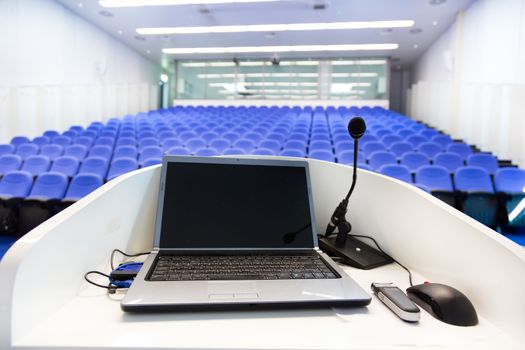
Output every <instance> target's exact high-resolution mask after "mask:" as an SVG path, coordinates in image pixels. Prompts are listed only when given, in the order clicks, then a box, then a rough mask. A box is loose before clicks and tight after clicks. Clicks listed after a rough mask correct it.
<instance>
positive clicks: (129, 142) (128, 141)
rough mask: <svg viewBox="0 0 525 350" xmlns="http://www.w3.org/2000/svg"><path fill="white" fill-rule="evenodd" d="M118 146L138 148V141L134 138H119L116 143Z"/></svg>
mask: <svg viewBox="0 0 525 350" xmlns="http://www.w3.org/2000/svg"><path fill="white" fill-rule="evenodd" d="M116 145H117V147H118V146H133V147H137V139H135V138H134V137H119V138H118V139H117V143H116Z"/></svg>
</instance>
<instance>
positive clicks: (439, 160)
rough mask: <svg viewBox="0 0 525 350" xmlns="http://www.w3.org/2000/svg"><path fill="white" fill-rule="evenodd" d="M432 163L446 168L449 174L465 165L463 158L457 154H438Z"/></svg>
mask: <svg viewBox="0 0 525 350" xmlns="http://www.w3.org/2000/svg"><path fill="white" fill-rule="evenodd" d="M432 163H433V164H434V165H439V166H442V167H444V168H446V169H447V170H448V171H449V172H450V173H451V174H453V173H455V172H456V170H457V169H458V168H459V167H462V166H464V165H465V163H464V162H463V158H461V157H460V155H459V154H457V153H449V152H443V153H439V154H438V155H436V156H435V157H434V159H433V160H432Z"/></svg>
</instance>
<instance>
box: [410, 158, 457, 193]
mask: <svg viewBox="0 0 525 350" xmlns="http://www.w3.org/2000/svg"><path fill="white" fill-rule="evenodd" d="M415 180H416V181H415V182H416V183H418V184H422V185H425V186H426V187H427V188H428V189H429V190H430V191H447V192H452V191H453V190H454V186H453V185H452V178H451V177H450V173H449V172H448V170H447V169H445V168H443V167H441V166H439V165H424V166H421V167H419V169H418V170H417V171H416V174H415Z"/></svg>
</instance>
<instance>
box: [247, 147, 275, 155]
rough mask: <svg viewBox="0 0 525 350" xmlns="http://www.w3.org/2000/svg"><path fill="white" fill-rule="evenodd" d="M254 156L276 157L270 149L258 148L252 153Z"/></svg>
mask: <svg viewBox="0 0 525 350" xmlns="http://www.w3.org/2000/svg"><path fill="white" fill-rule="evenodd" d="M252 154H254V155H261V156H273V155H275V153H274V151H272V150H271V149H268V148H257V149H256V150H254V151H253V152H252Z"/></svg>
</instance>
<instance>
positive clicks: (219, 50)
mask: <svg viewBox="0 0 525 350" xmlns="http://www.w3.org/2000/svg"><path fill="white" fill-rule="evenodd" d="M398 47H399V45H398V44H354V45H291V46H234V47H188V48H165V49H162V52H164V53H166V54H175V55H184V54H225V53H275V52H324V51H376V50H396V49H397V48H398Z"/></svg>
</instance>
